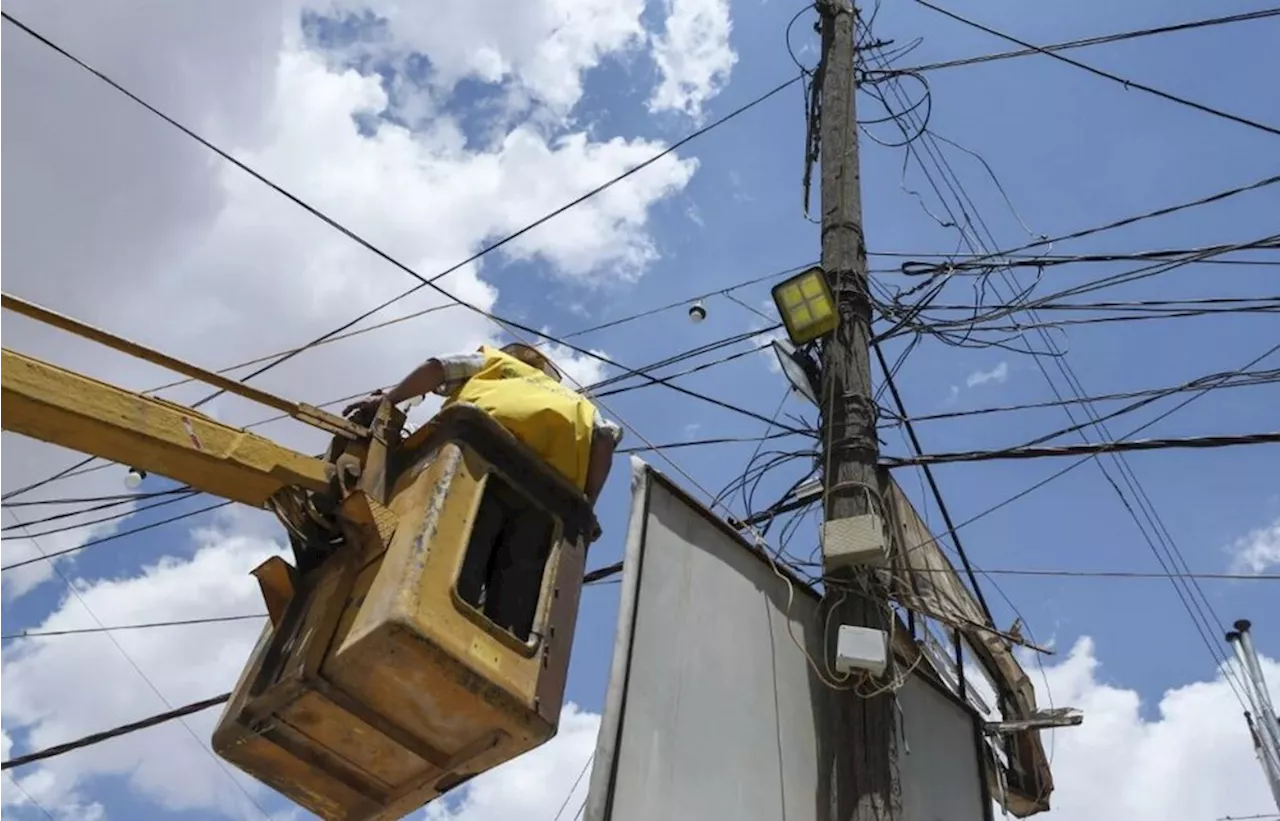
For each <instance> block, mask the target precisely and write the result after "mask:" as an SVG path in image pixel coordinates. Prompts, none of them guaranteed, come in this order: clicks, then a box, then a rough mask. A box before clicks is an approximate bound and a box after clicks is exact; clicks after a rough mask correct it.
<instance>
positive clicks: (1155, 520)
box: [882, 75, 1269, 704]
mask: <svg viewBox="0 0 1280 821" xmlns="http://www.w3.org/2000/svg"><path fill="white" fill-rule="evenodd" d="M915 76H917V77H918V78H919V75H915ZM921 82H924V83H925V86H926V90H927V89H928V84H927V81H924V80H923V79H922V78H921ZM888 85H889V88H890V89H891V90H894V89H895V88H896V86H897V83H896V82H895V81H893V80H891V81H890V82H889V84H888ZM895 96H897V97H898V99H899V102H900V103H901V104H902V105H903V106H907V103H906V101H905V100H904V99H903V97H904V95H903V94H902V93H901V92H895ZM882 101H883V98H882ZM885 105H886V108H887V109H888V104H887V102H886V103H885ZM912 112H913V108H911V107H908V108H907V110H906V111H905V112H904V115H903V118H904V119H907V120H908V121H909V120H911V119H913V118H914V114H913V113H912ZM900 128H901V129H902V131H903V134H904V136H908V135H907V131H906V129H905V128H903V127H902V126H900ZM917 138H923V139H922V145H923V148H924V150H925V152H926V153H927V154H928V155H929V157H930V158H931V159H932V160H933V162H934V164H935V166H936V167H937V168H938V171H939V173H940V174H941V175H942V179H943V182H944V183H945V185H946V186H947V187H948V188H949V189H950V190H951V193H952V195H953V196H954V197H955V198H956V203H957V205H958V206H959V208H960V210H961V212H962V213H963V214H964V220H963V221H961V220H959V218H957V216H956V214H955V213H954V211H953V210H952V209H951V206H950V204H949V203H948V201H947V199H946V197H945V196H943V194H942V192H941V190H940V189H939V188H938V186H937V184H936V183H935V182H934V180H933V177H932V175H931V174H930V172H929V169H928V167H927V165H926V164H925V162H924V159H923V157H922V156H921V154H920V153H919V152H918V151H917V150H916V149H915V146H914V145H912V143H913V142H915V140H916V139H917ZM904 144H905V145H906V147H907V150H908V152H909V153H910V154H911V155H912V156H914V157H915V159H916V161H917V164H918V165H919V166H920V168H921V170H922V172H923V173H924V175H925V177H926V179H928V181H929V183H930V185H931V186H932V187H933V189H934V192H935V193H936V194H937V195H938V198H939V200H940V201H941V202H942V204H943V207H944V208H945V209H946V212H947V214H948V216H949V217H950V223H942V221H941V220H939V222H940V223H941V224H943V225H944V226H945V225H947V224H949V225H951V226H955V227H956V228H957V229H958V230H959V231H960V234H961V241H962V242H963V243H965V244H967V245H968V246H969V248H970V250H971V251H974V252H976V251H977V250H978V247H975V242H974V240H975V239H976V241H977V242H976V244H977V246H980V247H982V250H983V251H986V252H987V256H986V257H985V258H987V259H990V258H992V257H993V256H998V254H994V253H991V252H990V247H991V246H995V245H996V244H997V243H996V240H995V237H994V235H993V234H992V233H991V230H990V228H989V227H988V226H987V225H986V222H985V221H984V220H983V219H982V216H981V213H980V212H978V210H977V207H976V204H975V203H974V202H973V199H972V197H970V196H969V195H968V193H967V192H966V191H965V189H964V186H963V184H962V183H961V182H960V180H959V177H958V176H957V175H956V172H955V170H954V169H953V168H952V167H951V165H950V163H949V162H948V161H947V159H946V156H945V154H944V153H943V152H942V150H941V148H939V147H937V146H936V140H935V135H933V134H932V133H931V132H930V131H929V130H928V128H927V122H924V123H921V124H920V125H919V134H918V135H916V136H915V137H910V136H908V139H907V140H906V142H905V143H904ZM952 145H956V144H954V143H952ZM956 147H957V148H961V150H965V151H967V152H968V150H967V149H964V148H963V147H962V146H958V145H956ZM968 153H970V154H972V155H973V156H975V157H976V158H977V159H978V160H979V161H981V162H982V163H983V166H984V167H985V168H986V169H987V172H988V174H990V175H991V177H992V180H993V181H994V182H995V184H996V186H997V187H998V188H999V189H1000V190H1001V192H1002V194H1003V193H1004V189H1003V187H1002V186H1001V185H1000V183H999V180H998V179H997V178H996V177H995V174H994V172H993V171H992V169H991V167H990V165H989V164H988V163H986V161H985V160H983V159H982V157H981V155H978V154H976V153H974V152H968ZM904 173H905V171H904ZM948 174H949V176H948ZM953 179H954V181H955V184H954V185H953V184H952V180H953ZM1263 184H1269V182H1268V181H1266V180H1264V181H1261V182H1260V183H1255V184H1253V185H1252V186H1248V187H1246V188H1244V189H1237V190H1234V191H1226V192H1220V193H1219V194H1214V195H1211V196H1209V197H1204V198H1201V199H1200V200H1195V201H1192V202H1189V203H1181V204H1178V205H1175V206H1169V207H1166V208H1162V209H1157V210H1156V211H1152V212H1148V213H1146V214H1140V215H1138V216H1136V217H1129V218H1126V219H1124V220H1119V221H1117V222H1113V223H1109V224H1107V225H1104V226H1098V227H1095V228H1091V229H1086V230H1084V231H1077V232H1074V233H1073V234H1069V235H1067V236H1066V237H1060V238H1058V239H1057V240H1052V241H1061V240H1064V239H1078V238H1080V237H1082V236H1086V235H1089V234H1092V233H1097V232H1099V231H1103V230H1111V229H1113V228H1117V227H1120V226H1122V225H1128V224H1133V223H1135V222H1137V221H1139V220H1142V219H1150V218H1152V217H1155V216H1163V215H1166V214H1169V213H1173V212H1174V211H1177V210H1182V209H1184V208H1190V207H1194V206H1198V205H1203V204H1206V203H1209V202H1213V201H1217V200H1221V199H1223V198H1225V197H1228V196H1232V195H1234V194H1236V193H1240V192H1241V191H1242V190H1249V189H1252V188H1254V187H1259V186H1260V185H1263ZM917 196H918V195H917ZM1005 201H1006V203H1009V199H1008V196H1007V194H1006V195H1005ZM966 203H967V207H966ZM922 204H923V203H922ZM1010 209H1011V210H1013V207H1012V204H1010ZM970 210H972V211H973V217H976V225H975V222H974V219H973V217H971V216H970V213H969V211H970ZM926 212H927V208H926ZM1014 213H1015V216H1017V214H1016V211H1015V212H1014ZM930 216H933V215H932V214H930ZM935 219H937V218H936V217H935ZM1019 221H1020V222H1021V219H1020V218H1019ZM967 228H972V229H974V231H975V236H974V237H973V238H971V237H970V234H969V231H968V230H966V229H967ZM1023 228H1024V229H1025V230H1027V233H1028V234H1031V233H1032V232H1031V231H1030V229H1029V228H1027V227H1026V224H1025V222H1023ZM983 232H985V234H986V236H987V238H988V239H989V240H990V242H991V246H987V245H986V243H985V242H984V241H983V238H982V233H983ZM1044 242H1046V238H1044V237H1041V238H1040V239H1039V240H1037V241H1033V242H1031V243H1028V244H1026V245H1024V246H1022V247H1021V248H1014V249H1011V250H1012V252H1015V253H1016V252H1019V251H1025V250H1027V249H1029V248H1031V247H1036V246H1037V245H1041V244H1043V243H1044ZM979 259H981V257H980V258H979ZM943 267H944V268H945V266H943ZM1166 270H1167V269H1166ZM1001 278H1002V279H1003V280H1004V281H1005V282H1006V284H1008V286H1009V288H1010V290H1011V293H1012V297H1011V298H1010V299H1008V300H1006V301H1007V302H1009V303H1014V302H1017V301H1018V300H1019V299H1020V298H1021V297H1020V295H1019V289H1020V288H1021V284H1020V283H1017V282H1016V280H1015V279H1013V278H1012V277H1011V275H1010V274H1009V273H1008V271H1007V269H1006V270H1005V271H1004V272H1002V273H1001ZM931 280H932V277H931V279H930V280H926V282H925V283H923V284H922V285H921V286H917V287H916V288H915V289H913V290H919V289H920V288H921V287H927V286H928V284H929V282H930V281H931ZM945 282H946V280H945V279H944V280H943V282H942V283H940V284H939V286H938V287H937V288H936V289H934V291H933V292H931V293H930V294H929V297H930V298H932V297H933V296H936V294H937V293H938V291H940V289H941V287H942V285H945ZM982 282H983V287H984V288H985V286H986V283H987V278H986V277H984V278H983V280H982ZM1032 287H1034V285H1033V286H1032ZM997 293H998V292H997ZM1029 293H1030V289H1025V288H1024V289H1022V295H1021V296H1025V295H1027V294H1029ZM1041 301H1044V300H1041ZM924 305H925V302H923V301H922V302H921V307H920V309H923V307H924ZM920 309H918V310H920ZM1032 317H1033V318H1035V319H1037V321H1038V315H1037V314H1036V313H1034V310H1033V312H1032ZM1038 335H1039V337H1040V338H1041V340H1042V341H1043V343H1044V346H1045V353H1047V354H1048V355H1050V356H1052V357H1053V358H1054V362H1055V364H1056V365H1057V368H1058V370H1059V372H1060V373H1061V374H1062V376H1063V377H1064V379H1066V381H1067V385H1068V387H1069V388H1070V390H1071V391H1072V392H1073V393H1074V394H1075V395H1076V396H1077V397H1083V396H1085V395H1086V392H1085V390H1084V388H1083V385H1082V384H1081V383H1080V380H1079V378H1078V377H1077V376H1076V374H1075V372H1074V369H1073V368H1071V367H1070V365H1069V364H1068V363H1067V362H1066V360H1065V359H1064V358H1063V356H1064V352H1063V351H1062V350H1061V349H1060V348H1059V347H1058V346H1057V344H1056V343H1055V342H1054V340H1053V338H1052V337H1050V336H1049V334H1048V332H1047V330H1046V329H1044V328H1040V329H1038ZM1019 336H1020V337H1022V338H1023V339H1024V340H1025V339H1026V335H1025V333H1019ZM916 338H917V339H918V338H919V337H916ZM1029 353H1031V354H1032V355H1033V356H1034V357H1035V363H1036V366H1037V368H1038V369H1039V370H1040V372H1041V373H1042V374H1043V375H1044V377H1045V379H1046V381H1047V382H1048V384H1049V386H1050V389H1051V390H1052V391H1053V392H1054V394H1055V397H1056V398H1058V399H1059V400H1062V399H1063V397H1062V395H1061V392H1060V391H1059V390H1058V388H1057V386H1056V383H1055V382H1054V380H1053V378H1052V376H1051V375H1050V373H1049V371H1048V369H1047V368H1046V366H1045V363H1044V362H1043V361H1041V358H1042V355H1043V354H1042V353H1040V352H1036V351H1029ZM1266 355H1267V354H1264V355H1263V356H1266ZM1255 361H1258V360H1255ZM1252 364H1253V363H1250V365H1249V366H1246V367H1250V366H1252ZM1205 392H1206V391H1204V390H1202V391H1200V392H1199V393H1197V394H1195V395H1194V396H1192V397H1191V398H1189V399H1187V400H1185V401H1184V402H1183V403H1181V404H1179V405H1178V406H1176V407H1175V408H1172V409H1171V410H1169V411H1168V412H1167V413H1166V414H1162V415H1161V416H1159V417H1157V419H1159V418H1163V417H1164V416H1167V415H1168V414H1170V413H1173V412H1176V411H1177V410H1178V409H1179V408H1182V407H1185V406H1186V404H1188V403H1190V402H1192V401H1195V399H1197V398H1199V397H1200V396H1203V395H1204V393H1205ZM1063 409H1064V411H1066V413H1067V416H1068V418H1069V419H1070V420H1071V422H1072V423H1073V424H1075V418H1074V415H1073V414H1072V413H1071V411H1070V409H1069V408H1068V407H1067V406H1065V405H1064V406H1063ZM1083 409H1084V410H1085V412H1086V413H1087V414H1088V415H1089V416H1091V417H1092V416H1096V414H1095V413H1094V411H1093V407H1092V405H1091V404H1089V403H1083ZM1094 421H1095V422H1096V424H1097V425H1098V427H1099V430H1100V432H1101V433H1102V434H1103V436H1106V437H1107V438H1112V439H1114V438H1115V437H1114V436H1112V435H1111V434H1110V432H1109V431H1108V430H1107V428H1106V426H1105V424H1104V423H1103V422H1102V421H1101V420H1096V419H1095V420H1094ZM1154 421H1156V420H1153V422H1154ZM1153 422H1152V423H1153ZM1152 423H1148V425H1150V424H1152ZM1143 427H1146V426H1143ZM1141 429H1142V428H1139V430H1141ZM1135 432H1136V431H1135ZM1130 435H1132V434H1130ZM1081 437H1082V438H1083V439H1085V441H1086V442H1088V441H1089V437H1088V436H1087V435H1086V434H1085V433H1084V431H1083V430H1082V431H1081ZM1089 458H1096V457H1089ZM1111 458H1112V459H1113V460H1114V462H1115V464H1116V465H1117V466H1118V468H1119V470H1120V473H1121V479H1122V480H1123V481H1124V482H1125V484H1127V485H1128V487H1129V490H1130V491H1131V492H1132V493H1133V494H1134V495H1135V496H1136V497H1137V498H1138V500H1139V507H1140V508H1141V509H1142V512H1143V514H1144V515H1145V516H1146V518H1147V522H1148V524H1149V525H1150V526H1151V527H1152V529H1153V531H1154V533H1155V538H1154V539H1153V536H1152V535H1151V534H1150V533H1148V531H1147V528H1146V527H1144V525H1143V523H1142V521H1141V520H1140V519H1139V517H1138V513H1137V511H1135V510H1134V507H1133V505H1131V504H1130V502H1129V500H1128V498H1127V497H1126V496H1125V494H1124V492H1123V491H1122V490H1121V488H1120V486H1119V485H1118V484H1117V483H1116V481H1115V480H1114V479H1113V478H1112V477H1111V475H1110V473H1109V472H1108V471H1107V469H1106V467H1105V466H1104V465H1103V463H1102V462H1101V460H1098V461H1097V464H1098V468H1099V470H1100V471H1101V472H1102V474H1103V477H1104V478H1105V479H1106V480H1107V482H1108V483H1109V484H1110V485H1111V487H1112V489H1113V490H1115V492H1116V494H1117V496H1118V497H1119V498H1120V501H1121V503H1122V505H1123V506H1124V507H1125V509H1126V511H1128V513H1129V515H1130V516H1131V518H1133V521H1134V523H1135V525H1137V526H1138V529H1139V532H1140V533H1141V534H1142V536H1143V538H1144V539H1145V540H1146V542H1147V545H1148V547H1150V549H1151V550H1152V553H1153V555H1154V556H1155V557H1156V560H1157V562H1159V563H1160V565H1161V567H1162V568H1164V569H1165V570H1169V565H1168V563H1167V562H1166V560H1165V558H1164V556H1162V555H1161V552H1160V548H1159V547H1158V546H1157V544H1156V541H1157V540H1158V541H1161V543H1162V544H1163V546H1164V547H1165V551H1166V553H1167V554H1168V556H1169V558H1170V560H1172V561H1173V562H1174V566H1175V567H1176V565H1177V559H1181V560H1182V564H1183V566H1184V568H1185V567H1186V559H1185V557H1184V556H1182V554H1181V551H1180V550H1179V548H1178V546H1177V544H1176V542H1174V540H1173V537H1172V535H1171V534H1170V532H1169V530H1168V528H1167V526H1165V525H1164V522H1163V520H1162V519H1161V517H1160V515H1159V513H1158V511H1156V510H1155V508H1154V505H1153V504H1152V503H1151V499H1150V497H1149V496H1148V494H1147V493H1146V491H1145V490H1144V489H1143V488H1142V485H1141V483H1140V482H1139V480H1138V477H1137V475H1136V474H1135V473H1134V472H1133V470H1132V469H1131V468H1130V467H1129V465H1128V462H1127V461H1126V459H1125V457H1124V456H1123V455H1121V454H1114V453H1113V454H1112V455H1111ZM1085 461H1088V459H1082V460H1080V461H1077V462H1073V463H1072V464H1071V465H1068V466H1067V468H1066V469H1064V470H1062V471H1059V472H1058V473H1056V474H1054V475H1052V476H1050V477H1048V478H1047V479H1045V480H1044V481H1042V482H1039V483H1037V484H1035V485H1033V486H1032V487H1030V488H1028V489H1027V490H1025V491H1023V492H1022V493H1020V494H1017V495H1015V496H1013V497H1011V498H1010V499H1007V500H1005V502H1002V503H1000V504H998V505H996V506H994V507H992V508H989V509H988V510H986V511H984V512H983V513H981V514H979V515H978V517H975V518H980V517H981V516H984V515H987V514H988V513H991V512H994V511H995V510H998V509H999V508H1001V507H1003V506H1004V505H1005V504H1009V503H1011V502H1012V501H1015V500H1016V499H1018V498H1021V497H1022V496H1024V495H1026V494H1027V493H1030V492H1032V491H1034V490H1035V489H1036V488H1038V487H1043V486H1044V485H1045V484H1047V483H1048V482H1050V481H1053V480H1054V479H1056V478H1057V477H1059V476H1061V475H1065V473H1066V472H1068V471H1069V470H1071V469H1073V468H1074V467H1076V466H1078V465H1080V464H1083V463H1084V462H1085ZM971 521H972V520H971ZM1175 557H1176V558H1175ZM1173 586H1174V590H1175V592H1176V593H1177V595H1178V597H1179V600H1180V601H1181V602H1182V605H1183V607H1184V608H1185V609H1186V611H1187V613H1188V615H1189V616H1190V617H1191V619H1192V623H1193V625H1194V626H1195V628H1196V631H1197V633H1198V635H1199V637H1200V639H1201V641H1202V642H1203V643H1204V645H1205V647H1206V649H1207V650H1208V651H1209V653H1210V655H1211V657H1212V658H1213V659H1214V660H1215V662H1216V663H1221V662H1223V661H1224V660H1225V659H1224V656H1223V654H1222V652H1221V649H1220V648H1219V647H1218V646H1217V644H1216V643H1215V642H1213V641H1212V640H1211V639H1210V638H1209V635H1208V633H1206V627H1207V626H1208V617H1207V616H1205V614H1204V609H1202V608H1201V607H1200V604H1199V602H1197V601H1196V600H1195V594H1194V593H1195V592H1199V593H1200V596H1201V598H1202V599H1204V602H1205V604H1206V605H1207V607H1208V609H1209V611H1210V613H1213V615H1214V618H1215V619H1217V621H1218V624H1219V627H1221V619H1220V618H1218V617H1217V614H1216V613H1214V612H1213V605H1212V603H1211V602H1210V601H1209V600H1208V599H1207V598H1205V596H1204V593H1203V590H1201V589H1200V588H1199V586H1198V584H1196V583H1195V582H1194V580H1192V582H1191V583H1190V584H1189V585H1187V591H1186V593H1184V591H1183V588H1182V587H1181V586H1179V584H1178V581H1177V580H1174V581H1173ZM1193 591H1194V592H1193ZM1188 595H1190V599H1191V600H1190V601H1188ZM1209 632H1212V628H1211V627H1209ZM1228 681H1229V682H1231V687H1232V691H1233V693H1234V694H1235V696H1236V698H1237V699H1238V700H1240V701H1241V703H1242V704H1243V698H1242V696H1241V693H1240V690H1239V688H1238V687H1237V685H1236V683H1235V682H1233V681H1232V680H1231V678H1230V677H1229V678H1228Z"/></svg>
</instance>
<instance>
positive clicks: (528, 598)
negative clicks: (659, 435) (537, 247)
mask: <svg viewBox="0 0 1280 821" xmlns="http://www.w3.org/2000/svg"><path fill="white" fill-rule="evenodd" d="M385 487H386V488H387V490H386V499H387V500H388V501H387V504H386V505H385V506H384V505H382V504H380V503H379V502H378V501H377V500H375V499H373V498H371V496H369V495H367V494H365V493H364V492H362V491H355V492H353V493H351V494H349V495H347V496H346V498H345V499H344V500H343V501H342V504H341V508H340V515H339V519H340V521H342V522H343V530H344V532H345V534H346V544H345V545H344V546H343V547H342V548H340V549H339V550H337V551H336V552H335V553H334V554H333V555H331V556H330V557H329V558H328V559H326V560H325V561H324V563H323V564H322V565H321V566H320V567H319V568H317V569H316V570H314V571H313V572H310V573H308V574H307V575H306V576H305V577H304V579H303V580H302V581H301V582H300V583H299V584H298V589H297V590H296V592H295V593H294V594H293V595H292V598H291V599H289V600H288V604H287V606H286V607H283V608H281V606H280V605H279V602H280V596H279V595H278V586H279V576H278V575H277V574H271V573H263V574H260V575H259V577H260V581H261V582H262V583H263V587H264V592H267V595H268V598H269V600H271V599H274V600H275V601H276V608H275V609H276V610H277V611H278V612H279V618H278V620H277V619H273V622H274V623H271V624H268V626H267V627H266V628H265V629H264V631H263V634H262V636H261V638H260V639H259V641H258V644H257V646H256V647H255V648H254V651H253V654H252V656H251V657H250V661H249V663H248V665H247V666H246V668H245V670H244V672H243V673H242V674H241V677H240V680H239V682H237V684H236V688H235V691H234V692H233V694H232V698H231V701H230V702H229V703H228V705H227V707H226V709H225V711H224V713H223V715H222V717H221V720H220V721H219V724H218V727H217V729H216V730H215V732H214V736H213V747H214V750H215V751H216V752H217V753H218V754H219V755H220V756H222V757H223V758H224V759H226V760H227V761H229V762H231V763H232V764H234V765H235V766H237V767H238V768H240V769H241V770H243V771H245V772H247V773H249V774H250V775H252V776H254V777H255V778H257V779H259V780H260V781H262V782H264V783H266V784H268V785H269V786H271V787H272V788H274V789H276V790H277V791H279V792H280V793H282V794H284V795H285V796H287V797H288V798H290V799H291V800H293V801H294V802H296V803H297V804H299V805H301V806H303V807H305V808H306V809H308V810H310V811H312V812H314V813H316V814H317V815H319V816H320V817H322V818H325V819H332V820H333V821H336V820H337V819H346V820H347V821H357V819H359V820H360V821H366V820H368V819H393V818H401V817H403V816H404V815H406V814H407V813H409V812H412V811H413V810H415V809H417V808H419V807H421V806H422V805H423V804H425V803H427V802H429V801H431V800H432V799H434V798H435V797H437V796H438V795H440V794H441V793H443V792H445V791H447V790H449V789H450V788H452V787H454V786H457V785H458V784H461V783H462V782H464V781H466V780H467V779H469V778H471V777H472V776H475V775H478V774H480V773H483V772H485V771H486V770H489V769H492V768H493V767H496V766H497V765H499V764H502V763H503V762H506V761H509V760H510V759H512V758H515V757H516V756H518V755H520V754H521V753H523V752H526V751H528V750H530V749H533V748H534V747H537V746H538V745H540V744H542V743H543V742H545V741H547V740H548V739H550V738H551V737H552V736H554V735H555V733H556V728H557V724H558V722H559V715H560V705H561V701H562V697H563V695H564V686H565V678H566V676H567V673H568V667H569V651H570V647H571V645H572V643H573V631H574V622H575V620H576V618H577V611H578V598H579V594H580V592H581V585H582V576H583V567H584V563H585V554H586V545H587V543H588V542H589V541H590V537H591V535H592V532H593V529H594V528H595V519H594V517H593V515H592V512H591V506H590V504H589V503H588V502H587V500H586V498H585V497H584V496H583V495H582V493H581V492H580V491H578V490H577V489H576V488H574V487H573V486H572V485H571V484H569V483H568V482H566V481H565V480H564V479H563V478H562V477H561V476H560V475H559V474H558V473H556V472H555V471H554V470H553V469H551V468H550V467H548V466H547V465H546V463H545V462H543V461H542V460H541V459H540V458H538V457H537V456H536V455H535V454H533V453H532V452H531V451H529V450H527V449H526V448H525V447H524V446H523V445H521V444H520V443H519V442H517V441H516V440H515V439H514V437H512V436H511V435H510V434H509V433H508V432H506V431H505V430H503V429H502V428H501V427H500V426H498V425H497V424H496V423H495V422H493V420H492V419H490V418H489V417H488V415H487V414H485V413H484V412H483V411H480V410H478V409H477V408H474V407H472V406H468V405H455V406H451V407H449V408H446V409H445V410H444V411H442V412H441V413H440V414H439V415H438V416H437V417H436V418H435V419H434V420H433V421H432V422H431V423H430V424H429V425H427V426H426V427H424V428H423V429H422V430H419V431H418V432H416V433H415V434H413V435H412V436H410V437H409V438H408V439H406V440H405V441H404V442H403V443H400V444H398V445H396V446H394V447H393V448H392V449H391V450H389V451H388V453H387V459H386V476H385ZM269 578H273V579H275V581H276V586H275V588H273V589H276V590H277V593H276V594H275V595H273V594H272V593H270V592H268V581H267V579H269Z"/></svg>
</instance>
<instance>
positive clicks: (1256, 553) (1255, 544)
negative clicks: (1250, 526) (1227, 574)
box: [1227, 518, 1280, 575]
mask: <svg viewBox="0 0 1280 821" xmlns="http://www.w3.org/2000/svg"><path fill="white" fill-rule="evenodd" d="M1227 551H1228V552H1229V553H1230V554H1231V555H1232V559H1231V572H1232V573H1249V574H1251V575H1257V574H1259V573H1264V572H1266V571H1267V570H1269V569H1270V568H1272V567H1275V566H1276V565H1280V518H1277V519H1276V520H1275V521H1274V522H1272V523H1271V524H1269V525H1264V526H1262V527H1259V528H1257V529H1255V530H1252V531H1250V532H1249V533H1247V534H1246V535H1244V536H1242V537H1240V538H1239V539H1236V540H1235V541H1234V542H1232V543H1231V545H1230V546H1228V548H1227Z"/></svg>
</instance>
